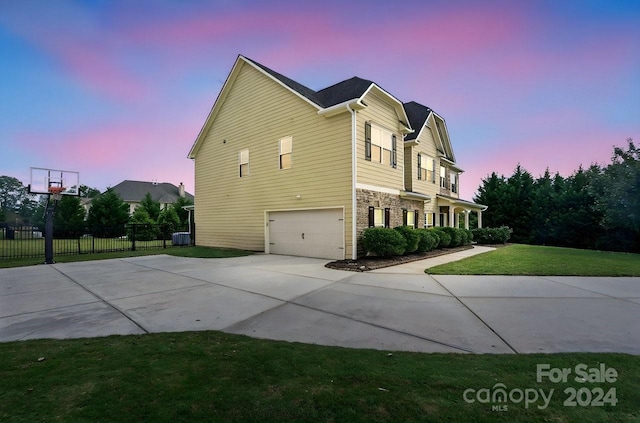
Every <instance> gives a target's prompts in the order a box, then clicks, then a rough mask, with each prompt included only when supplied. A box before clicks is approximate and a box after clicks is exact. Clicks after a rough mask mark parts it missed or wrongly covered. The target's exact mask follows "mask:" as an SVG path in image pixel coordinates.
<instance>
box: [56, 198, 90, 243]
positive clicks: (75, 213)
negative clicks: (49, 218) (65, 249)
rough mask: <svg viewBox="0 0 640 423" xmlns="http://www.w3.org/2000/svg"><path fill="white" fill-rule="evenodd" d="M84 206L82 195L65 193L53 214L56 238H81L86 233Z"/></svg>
mask: <svg viewBox="0 0 640 423" xmlns="http://www.w3.org/2000/svg"><path fill="white" fill-rule="evenodd" d="M84 216H85V211H84V207H82V204H81V203H80V197H76V196H71V195H63V196H62V198H61V199H60V200H59V201H58V203H57V204H56V208H55V214H54V215H53V231H54V236H55V237H56V238H79V237H80V236H82V235H83V234H84V230H85V221H84Z"/></svg>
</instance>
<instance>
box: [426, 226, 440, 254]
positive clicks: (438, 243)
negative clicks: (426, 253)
mask: <svg viewBox="0 0 640 423" xmlns="http://www.w3.org/2000/svg"><path fill="white" fill-rule="evenodd" d="M427 231H429V233H430V234H431V236H432V237H434V238H435V240H436V243H435V244H434V246H433V249H434V250H435V249H436V248H440V239H441V238H440V232H439V231H436V230H435V229H433V228H432V229H427Z"/></svg>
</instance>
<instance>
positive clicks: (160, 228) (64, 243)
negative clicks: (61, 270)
mask: <svg viewBox="0 0 640 423" xmlns="http://www.w3.org/2000/svg"><path fill="white" fill-rule="evenodd" d="M192 242H193V237H192V236H191V234H190V233H189V228H188V227H174V226H171V225H151V224H127V225H119V226H109V227H106V226H105V227H96V228H90V229H87V228H77V229H75V228H74V229H64V230H56V229H55V228H54V233H53V253H54V257H55V256H60V255H73V254H92V253H105V252H116V251H136V250H150V249H158V250H159V249H164V248H171V247H174V246H187V245H191V244H192ZM44 254H45V239H44V231H43V230H42V228H39V227H37V226H11V225H8V224H2V223H0V260H2V259H17V258H39V257H44Z"/></svg>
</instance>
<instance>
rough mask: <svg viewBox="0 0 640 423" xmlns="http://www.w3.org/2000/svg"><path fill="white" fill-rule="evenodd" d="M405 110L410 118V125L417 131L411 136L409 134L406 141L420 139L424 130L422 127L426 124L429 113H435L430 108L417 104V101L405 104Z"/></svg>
mask: <svg viewBox="0 0 640 423" xmlns="http://www.w3.org/2000/svg"><path fill="white" fill-rule="evenodd" d="M403 106H404V110H405V112H406V113H407V117H408V118H409V125H411V127H412V128H413V129H415V131H414V132H413V133H411V134H407V136H406V137H405V140H414V139H416V138H417V137H418V134H419V133H420V130H421V129H422V125H424V123H425V122H426V120H427V118H428V117H429V113H431V112H433V110H431V109H430V108H429V107H427V106H423V105H422V104H420V103H416V102H415V101H410V102H408V103H404V104H403Z"/></svg>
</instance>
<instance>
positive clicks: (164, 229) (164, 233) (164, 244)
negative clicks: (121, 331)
mask: <svg viewBox="0 0 640 423" xmlns="http://www.w3.org/2000/svg"><path fill="white" fill-rule="evenodd" d="M160 230H161V231H162V248H167V224H166V223H164V224H163V225H162V228H161V229H160Z"/></svg>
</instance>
